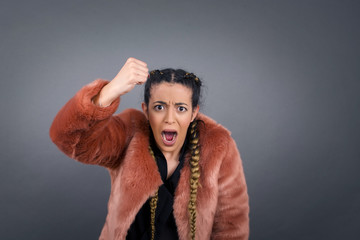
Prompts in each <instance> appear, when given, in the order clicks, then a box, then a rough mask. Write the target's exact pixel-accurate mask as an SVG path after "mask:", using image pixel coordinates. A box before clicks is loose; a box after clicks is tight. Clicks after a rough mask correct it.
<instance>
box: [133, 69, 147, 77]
mask: <svg viewBox="0 0 360 240" xmlns="http://www.w3.org/2000/svg"><path fill="white" fill-rule="evenodd" d="M134 72H135V73H136V74H138V75H140V76H144V77H147V76H148V75H149V72H148V71H146V70H145V69H138V68H136V69H135V70H134Z"/></svg>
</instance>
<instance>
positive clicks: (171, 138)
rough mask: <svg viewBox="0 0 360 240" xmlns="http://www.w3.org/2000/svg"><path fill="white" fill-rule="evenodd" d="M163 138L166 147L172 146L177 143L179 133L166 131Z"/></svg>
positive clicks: (162, 134) (162, 133)
mask: <svg viewBox="0 0 360 240" xmlns="http://www.w3.org/2000/svg"><path fill="white" fill-rule="evenodd" d="M161 137H162V140H163V142H164V144H165V145H166V146H171V145H173V144H174V143H175V142H176V137H177V133H176V131H172V130H165V131H162V132H161Z"/></svg>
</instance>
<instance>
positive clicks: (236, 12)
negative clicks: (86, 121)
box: [0, 0, 360, 240]
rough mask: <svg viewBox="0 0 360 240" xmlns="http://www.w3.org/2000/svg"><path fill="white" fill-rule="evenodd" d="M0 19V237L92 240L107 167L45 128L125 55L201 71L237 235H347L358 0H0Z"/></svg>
mask: <svg viewBox="0 0 360 240" xmlns="http://www.w3.org/2000/svg"><path fill="white" fill-rule="evenodd" d="M0 20H1V23H0V27H1V38H0V71H1V78H2V79H1V83H0V86H1V88H0V91H1V92H0V97H1V101H0V107H1V118H0V123H1V144H0V146H1V151H0V154H1V155H0V156H1V168H0V188H1V189H0V194H1V196H0V239H16V240H18V239H97V238H98V236H99V234H100V231H101V228H102V226H103V224H104V221H105V216H106V212H107V200H108V195H109V192H110V179H109V176H108V173H107V171H106V170H105V169H103V168H101V167H97V166H90V165H83V164H80V163H78V162H76V161H74V160H71V159H69V158H68V157H66V156H65V155H63V154H62V153H61V152H60V151H59V150H58V149H57V148H56V146H55V145H54V144H53V143H52V142H51V141H50V139H49V136H48V130H49V127H50V124H51V122H52V120H53V118H54V116H55V115H56V113H57V112H58V110H59V109H60V108H61V107H62V106H63V105H64V104H65V103H66V101H67V100H68V99H70V98H71V97H72V96H73V95H74V94H75V93H76V92H77V91H78V90H79V89H80V88H81V87H82V86H83V85H85V84H87V83H90V82H91V81H93V80H94V79H96V78H104V79H109V80H111V79H112V78H113V77H114V76H115V75H116V73H117V72H118V71H119V70H120V68H121V66H122V65H123V63H124V62H125V60H126V59H127V58H128V57H130V56H132V57H136V58H139V59H141V60H143V61H145V62H147V63H148V65H149V67H150V69H154V68H163V67H175V68H185V69H187V70H188V71H190V72H194V73H196V74H197V75H198V76H199V77H201V78H202V79H203V81H204V83H205V85H206V90H205V92H204V98H203V106H202V111H203V112H204V113H205V114H207V115H209V116H210V117H212V118H214V119H216V120H217V121H218V122H219V123H221V124H222V125H224V126H225V127H227V128H228V129H229V130H231V132H232V135H233V137H234V139H235V140H236V142H237V145H238V147H239V149H240V152H241V156H242V159H243V164H244V169H245V174H246V179H247V184H248V189H249V196H250V211H251V212H250V228H251V233H250V236H251V237H250V239H254V240H258V239H259V240H260V239H284V240H288V239H291V240H297V239H314V240H315V239H327V240H328V239H358V237H359V235H360V231H359V230H358V227H359V226H360V206H359V205H360V181H359V180H360V178H359V174H358V172H359V169H360V168H359V167H360V163H359V160H360V150H359V149H360V148H359V137H360V128H359V123H360V121H359V120H360V114H359V107H360V97H359V95H360V94H359V92H360V79H359V78H360V66H359V64H360V47H359V43H360V27H359V24H360V4H359V1H265V0H264V1H177V2H175V1H165V0H164V1H120V0H116V1H115V0H108V1H95V0H91V1H90V0H86V1H85V0H72V1H9V0H5V1H4V0H2V1H1V3H0ZM141 101H142V87H137V88H136V89H135V90H134V91H133V92H131V93H130V94H128V95H127V96H125V97H124V98H123V99H122V103H121V106H120V108H119V111H121V110H123V109H125V108H129V107H134V108H139V109H140V104H141Z"/></svg>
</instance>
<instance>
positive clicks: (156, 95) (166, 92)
mask: <svg viewBox="0 0 360 240" xmlns="http://www.w3.org/2000/svg"><path fill="white" fill-rule="evenodd" d="M191 98H192V90H191V89H190V88H189V87H187V86H184V85H182V84H180V83H168V82H163V83H159V84H156V85H154V86H152V87H151V90H150V99H151V101H175V102H180V101H181V102H185V103H190V102H191Z"/></svg>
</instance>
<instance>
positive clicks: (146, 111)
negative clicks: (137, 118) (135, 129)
mask: <svg viewBox="0 0 360 240" xmlns="http://www.w3.org/2000/svg"><path fill="white" fill-rule="evenodd" d="M141 108H142V110H143V112H144V114H145V117H146V119H147V120H149V112H148V107H147V105H146V104H145V103H144V102H142V103H141Z"/></svg>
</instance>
